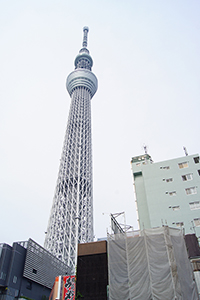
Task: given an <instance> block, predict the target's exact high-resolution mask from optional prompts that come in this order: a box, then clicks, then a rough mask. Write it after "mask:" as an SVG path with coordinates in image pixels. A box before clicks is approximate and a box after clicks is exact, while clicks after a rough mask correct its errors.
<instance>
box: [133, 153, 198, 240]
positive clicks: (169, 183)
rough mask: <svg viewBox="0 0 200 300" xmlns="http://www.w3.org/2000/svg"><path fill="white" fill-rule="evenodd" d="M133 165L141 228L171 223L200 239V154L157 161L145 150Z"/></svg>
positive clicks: (134, 158) (135, 159)
mask: <svg viewBox="0 0 200 300" xmlns="http://www.w3.org/2000/svg"><path fill="white" fill-rule="evenodd" d="M131 166H132V173H133V180H134V186H135V195H136V206H137V211H138V222H139V227H140V229H143V228H153V227H158V226H162V225H163V224H164V225H166V224H167V225H168V226H170V227H177V228H178V227H183V228H184V230H185V233H186V234H188V233H195V234H196V235H197V237H198V238H199V239H200V161H199V155H198V154H195V155H188V156H184V157H180V158H177V159H171V160H167V161H162V162H158V163H154V162H153V161H152V159H151V157H150V155H148V154H144V155H140V156H136V157H133V158H132V160H131Z"/></svg>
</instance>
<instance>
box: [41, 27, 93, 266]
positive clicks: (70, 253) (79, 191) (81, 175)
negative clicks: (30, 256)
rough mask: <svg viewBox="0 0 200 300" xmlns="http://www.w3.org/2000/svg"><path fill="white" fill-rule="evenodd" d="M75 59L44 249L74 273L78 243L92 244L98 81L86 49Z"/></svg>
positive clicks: (69, 79)
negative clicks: (93, 106) (93, 114)
mask: <svg viewBox="0 0 200 300" xmlns="http://www.w3.org/2000/svg"><path fill="white" fill-rule="evenodd" d="M88 30H89V29H88V28H87V27H84V28H83V32H84V36H83V48H82V49H81V50H80V51H79V54H78V55H77V56H76V59H75V62H74V64H75V71H73V72H72V73H70V74H69V76H68V77H67V83H66V86H67V90H68V92H69V94H70V97H71V107H70V112H69V118H68V124H67V129H66V134H65V139H64V145H63V151H62V155H61V161H60V168H59V173H58V179H57V184H56V189H55V195H54V199H53V205H52V210H51V214H50V218H49V223H48V228H47V233H46V238H45V243H44V247H45V248H46V249H47V250H48V251H50V252H51V253H52V254H53V255H55V256H57V257H58V258H59V259H61V260H62V261H64V262H65V263H66V264H67V265H69V266H70V267H72V268H73V270H75V265H76V260H77V247H78V243H86V242H92V241H93V185H92V145H91V99H92V97H93V96H94V94H95V92H96V90H97V78H96V76H95V75H94V74H93V73H92V72H91V69H92V65H93V61H92V58H91V56H90V54H89V51H88V49H87V34H88Z"/></svg>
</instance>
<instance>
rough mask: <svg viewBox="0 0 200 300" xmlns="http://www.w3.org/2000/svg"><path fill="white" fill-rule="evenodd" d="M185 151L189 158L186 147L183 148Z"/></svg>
mask: <svg viewBox="0 0 200 300" xmlns="http://www.w3.org/2000/svg"><path fill="white" fill-rule="evenodd" d="M183 150H184V152H185V155H186V156H188V152H187V149H186V147H184V146H183Z"/></svg>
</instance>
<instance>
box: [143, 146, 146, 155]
mask: <svg viewBox="0 0 200 300" xmlns="http://www.w3.org/2000/svg"><path fill="white" fill-rule="evenodd" d="M143 148H144V153H145V154H147V145H145V144H144V146H143Z"/></svg>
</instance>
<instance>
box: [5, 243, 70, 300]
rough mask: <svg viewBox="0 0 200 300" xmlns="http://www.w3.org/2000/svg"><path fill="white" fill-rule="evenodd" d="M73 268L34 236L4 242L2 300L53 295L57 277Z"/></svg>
mask: <svg viewBox="0 0 200 300" xmlns="http://www.w3.org/2000/svg"><path fill="white" fill-rule="evenodd" d="M70 273H71V270H70V268H69V267H68V266H67V265H66V264H65V263H63V262H62V261H60V260H59V259H58V258H56V257H55V256H53V255H52V254H51V253H49V252H48V251H47V250H45V249H44V248H43V247H41V246H40V245H38V244H37V243H36V242H34V241H33V240H32V239H29V240H28V241H26V242H15V243H13V245H12V247H11V246H10V245H7V244H0V300H14V299H18V298H23V297H26V298H30V299H34V300H46V299H48V298H49V294H50V292H51V289H52V286H53V284H54V280H55V277H56V276H58V275H61V274H63V275H66V274H70Z"/></svg>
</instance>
